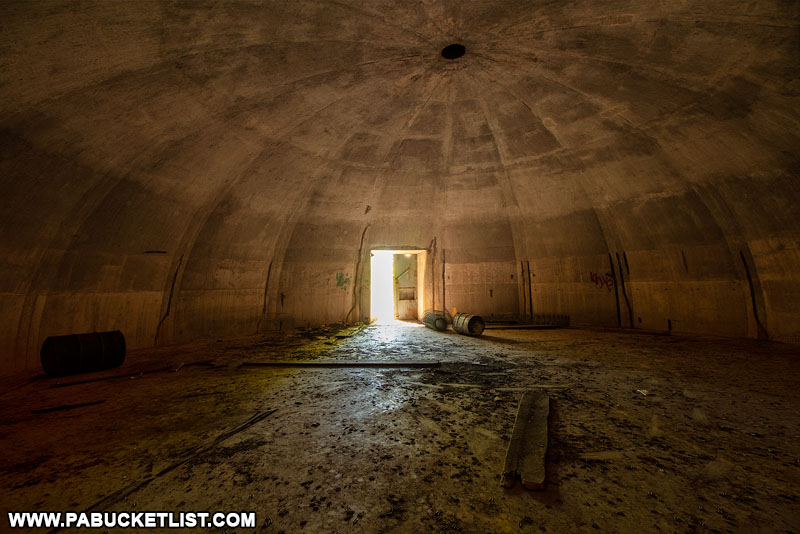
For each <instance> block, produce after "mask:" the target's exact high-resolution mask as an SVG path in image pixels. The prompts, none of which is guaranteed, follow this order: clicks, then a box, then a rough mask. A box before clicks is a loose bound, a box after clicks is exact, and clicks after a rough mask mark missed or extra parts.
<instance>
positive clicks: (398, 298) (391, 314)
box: [370, 249, 426, 324]
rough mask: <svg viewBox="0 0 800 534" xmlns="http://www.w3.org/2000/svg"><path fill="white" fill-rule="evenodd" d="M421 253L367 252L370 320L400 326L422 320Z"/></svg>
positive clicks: (412, 251) (422, 266)
mask: <svg viewBox="0 0 800 534" xmlns="http://www.w3.org/2000/svg"><path fill="white" fill-rule="evenodd" d="M425 256H426V251H425V250H383V249H375V250H372V251H370V317H371V319H372V320H373V321H375V322H376V323H377V324H401V322H402V321H417V320H419V319H420V318H421V317H422V310H423V298H422V297H423V295H422V290H423V288H424V283H423V281H424V275H425Z"/></svg>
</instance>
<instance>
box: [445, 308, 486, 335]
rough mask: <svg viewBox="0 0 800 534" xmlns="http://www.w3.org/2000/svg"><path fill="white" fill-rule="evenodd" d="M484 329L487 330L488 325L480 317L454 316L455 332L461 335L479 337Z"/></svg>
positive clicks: (463, 314)
mask: <svg viewBox="0 0 800 534" xmlns="http://www.w3.org/2000/svg"><path fill="white" fill-rule="evenodd" d="M484 328H486V323H484V322H483V319H482V318H481V317H480V316H479V315H469V314H467V313H457V314H455V315H454V316H453V330H455V331H456V332H458V333H459V334H465V335H467V336H479V335H481V334H483V329H484Z"/></svg>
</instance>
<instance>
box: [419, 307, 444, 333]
mask: <svg viewBox="0 0 800 534" xmlns="http://www.w3.org/2000/svg"><path fill="white" fill-rule="evenodd" d="M422 322H423V324H425V326H427V327H428V328H433V329H434V330H438V331H440V332H443V331H445V330H447V319H446V318H445V316H444V313H442V312H440V311H430V312H426V313H425V315H423V316H422Z"/></svg>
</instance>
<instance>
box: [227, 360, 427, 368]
mask: <svg viewBox="0 0 800 534" xmlns="http://www.w3.org/2000/svg"><path fill="white" fill-rule="evenodd" d="M241 366H242V367H327V368H343V367H350V368H356V369H408V368H433V367H441V363H440V362H375V361H372V362H370V361H363V362H362V361H338V362H337V361H323V362H313V361H312V362H308V361H305V362H245V363H243V364H242V365H241Z"/></svg>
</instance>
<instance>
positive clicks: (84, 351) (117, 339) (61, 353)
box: [40, 330, 125, 376]
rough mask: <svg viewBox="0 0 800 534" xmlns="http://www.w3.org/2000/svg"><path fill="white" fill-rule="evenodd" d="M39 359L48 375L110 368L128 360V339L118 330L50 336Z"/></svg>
mask: <svg viewBox="0 0 800 534" xmlns="http://www.w3.org/2000/svg"><path fill="white" fill-rule="evenodd" d="M40 356H41V359H42V369H44V372H45V373H46V374H47V375H49V376H64V375H74V374H77V373H88V372H90V371H101V370H103V369H111V368H112V367H117V366H118V365H122V362H124V361H125V336H123V335H122V332H120V331H119V330H114V331H112V332H91V333H89V334H71V335H68V336H51V337H48V338H47V339H45V340H44V343H42V350H41V353H40Z"/></svg>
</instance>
